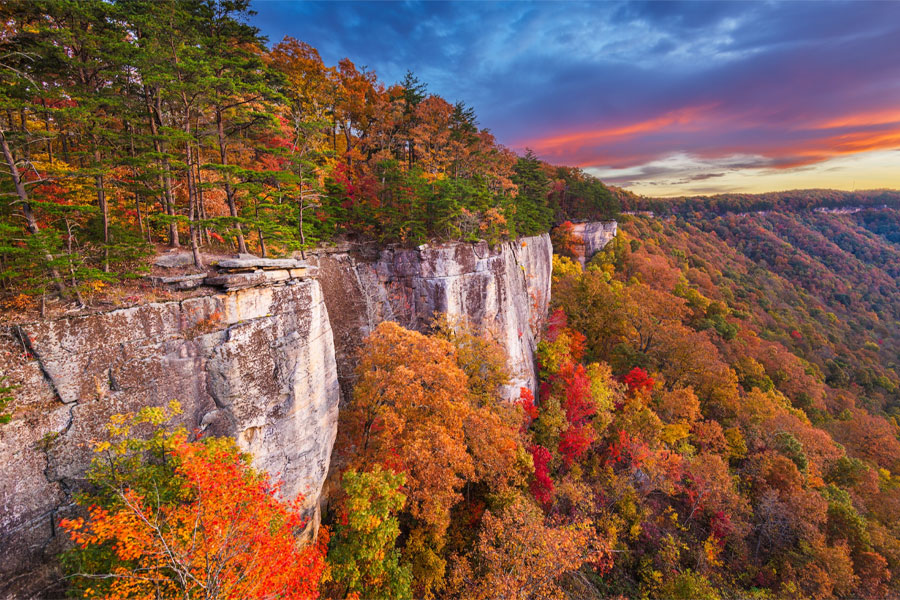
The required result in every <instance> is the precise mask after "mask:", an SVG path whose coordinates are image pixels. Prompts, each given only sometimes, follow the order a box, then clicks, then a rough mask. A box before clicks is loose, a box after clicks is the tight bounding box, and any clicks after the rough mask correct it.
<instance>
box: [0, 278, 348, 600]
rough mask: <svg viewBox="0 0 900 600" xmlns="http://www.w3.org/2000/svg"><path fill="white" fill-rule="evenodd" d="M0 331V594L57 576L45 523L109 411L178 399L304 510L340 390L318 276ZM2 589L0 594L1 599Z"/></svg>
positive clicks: (50, 527)
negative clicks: (6, 374)
mask: <svg viewBox="0 0 900 600" xmlns="http://www.w3.org/2000/svg"><path fill="white" fill-rule="evenodd" d="M9 333H10V334H11V335H10V336H8V337H6V338H5V339H4V340H3V343H4V348H3V352H5V353H7V357H9V356H10V355H12V356H21V355H23V354H24V355H25V359H26V360H24V361H23V362H22V363H21V364H20V368H19V369H18V371H17V372H16V373H15V379H16V383H19V384H20V387H19V388H18V389H17V390H16V404H15V407H14V408H15V415H14V419H13V421H12V422H11V423H9V424H7V425H4V426H2V427H0V456H2V457H3V461H2V464H0V596H3V595H9V596H11V597H16V596H24V595H27V594H29V593H33V592H34V593H40V592H41V590H44V589H46V586H47V585H51V584H52V583H53V581H54V580H55V579H56V578H57V577H58V573H56V571H55V567H54V565H53V561H52V557H53V555H54V554H55V553H56V552H57V551H58V550H59V548H60V545H61V542H62V540H60V539H59V536H58V533H59V532H58V531H57V528H56V526H55V524H56V522H57V521H58V520H59V518H60V517H61V516H64V515H65V513H66V511H68V510H70V509H71V500H72V494H73V493H74V492H75V491H77V490H78V488H79V487H80V486H81V485H82V482H83V480H82V477H83V473H84V470H85V468H86V467H87V465H88V463H89V461H90V458H91V448H90V441H91V440H94V439H102V437H103V435H104V424H105V423H106V422H107V420H108V418H109V416H110V415H112V414H114V413H121V412H126V411H135V410H137V409H139V408H140V407H142V406H147V405H150V406H154V405H162V404H165V403H167V402H168V401H169V400H171V399H173V398H174V399H178V400H179V401H181V403H182V405H183V408H184V414H183V415H182V422H183V424H184V425H185V426H187V427H188V428H194V427H198V426H199V427H201V428H204V429H207V430H209V431H210V433H214V434H220V435H232V436H234V437H236V438H237V440H238V442H239V444H240V445H241V447H242V448H244V449H246V450H249V451H250V452H252V453H253V455H254V457H255V465H256V466H258V467H260V468H264V469H266V470H267V471H269V472H270V473H277V474H279V476H280V477H281V478H282V479H283V481H284V484H285V485H284V491H285V493H286V494H288V495H290V496H294V495H296V494H298V493H302V494H304V496H305V498H306V502H305V505H306V506H307V509H308V512H309V513H310V515H311V516H312V515H313V514H314V511H315V508H316V506H317V502H318V498H319V492H320V489H321V486H322V483H323V481H324V479H325V476H326V474H327V471H328V465H329V460H330V456H331V448H332V445H333V442H334V437H335V433H336V428H337V409H338V399H339V390H338V382H337V371H336V366H335V362H334V346H333V342H332V335H331V326H330V323H329V319H328V313H327V310H326V308H325V304H324V302H323V298H322V292H321V288H320V286H319V284H318V282H316V281H313V280H307V281H300V282H296V281H295V282H292V284H291V285H284V284H282V285H270V286H265V287H258V288H252V289H247V290H241V291H237V292H232V293H229V294H213V295H208V296H201V297H197V298H191V299H187V300H183V301H181V302H166V303H157V304H147V305H143V306H137V307H134V308H128V309H123V310H116V311H111V312H106V313H96V314H90V315H84V316H78V317H71V318H65V319H59V320H54V321H44V322H39V323H28V324H24V325H21V326H19V327H18V328H16V329H15V330H13V331H11V332H9ZM4 592H5V594H4Z"/></svg>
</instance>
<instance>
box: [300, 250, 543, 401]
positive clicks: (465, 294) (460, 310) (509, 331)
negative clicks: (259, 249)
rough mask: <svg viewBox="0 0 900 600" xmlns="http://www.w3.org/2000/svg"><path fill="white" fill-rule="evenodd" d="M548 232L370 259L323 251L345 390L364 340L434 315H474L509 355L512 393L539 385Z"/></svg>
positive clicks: (419, 325)
mask: <svg viewBox="0 0 900 600" xmlns="http://www.w3.org/2000/svg"><path fill="white" fill-rule="evenodd" d="M552 256H553V249H552V247H551V245H550V237H549V236H548V235H546V234H545V235H542V236H537V237H530V238H522V239H519V240H516V241H513V242H506V243H503V244H500V245H499V246H497V247H496V248H493V249H492V248H490V247H489V246H488V245H487V244H486V243H483V242H482V243H478V244H461V243H458V244H446V245H440V246H421V247H419V248H418V249H413V250H383V251H381V252H380V253H379V254H378V255H377V257H375V258H374V259H369V260H364V259H361V258H359V257H354V256H352V255H351V254H349V253H347V252H342V253H336V254H321V255H319V256H318V257H314V258H312V259H310V262H312V263H316V262H318V266H319V279H320V281H321V282H322V286H323V290H324V293H325V303H326V304H327V306H328V312H329V314H330V315H331V318H332V327H333V328H334V334H335V345H336V347H337V353H338V374H339V376H340V379H341V388H342V389H343V390H344V391H345V392H347V391H348V390H350V389H351V388H352V381H353V369H354V368H355V363H356V361H355V355H356V350H357V348H358V346H359V344H360V342H361V341H362V340H363V339H365V337H366V336H367V335H368V334H369V333H370V332H371V331H372V330H373V329H374V328H375V326H376V325H377V324H378V323H380V322H382V321H386V320H390V321H396V322H397V323H399V324H400V325H403V326H404V327H407V328H410V329H417V330H423V329H425V328H427V327H428V325H429V324H430V323H431V320H432V318H433V316H434V314H435V313H438V312H444V313H448V314H449V315H451V316H455V317H461V318H465V319H468V321H469V322H470V323H471V324H472V325H474V326H475V327H476V329H478V330H480V331H482V332H484V333H487V334H488V335H490V336H493V337H494V338H495V339H496V340H497V341H498V342H500V344H501V345H502V346H503V348H504V349H505V350H506V354H507V356H508V359H509V361H508V364H509V367H510V371H511V374H512V377H513V379H512V381H511V382H510V385H509V386H508V388H507V390H506V393H507V396H508V397H509V398H517V397H518V395H519V388H520V387H523V386H524V387H529V388H531V389H532V390H533V389H535V386H536V384H537V376H536V372H535V365H534V352H535V348H536V346H537V337H538V334H539V332H540V329H541V326H542V324H543V321H544V318H545V317H546V314H547V306H548V302H549V300H550V275H551V270H552V266H553V265H552V263H553V261H552Z"/></svg>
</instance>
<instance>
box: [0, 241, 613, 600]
mask: <svg viewBox="0 0 900 600" xmlns="http://www.w3.org/2000/svg"><path fill="white" fill-rule="evenodd" d="M576 227H581V228H582V229H581V231H582V233H581V235H583V236H584V239H585V248H586V254H587V256H588V257H589V256H591V255H592V254H593V252H596V251H597V250H599V249H600V248H602V247H603V245H605V243H606V242H608V241H609V239H611V238H612V236H614V235H615V223H611V224H606V223H601V224H582V225H580V226H576ZM552 252H553V251H552V247H551V244H550V238H549V236H548V235H546V234H545V235H542V236H537V237H531V238H524V239H519V240H516V241H513V242H505V243H503V244H500V245H498V246H497V247H495V248H491V247H489V246H488V245H487V244H486V243H478V244H463V243H457V244H445V245H437V246H421V247H419V248H418V249H413V250H408V249H385V250H381V251H379V252H377V253H376V254H375V255H374V256H370V257H368V258H363V257H362V256H361V254H360V253H359V252H356V251H354V250H352V249H349V248H344V249H343V250H335V251H331V252H324V251H323V252H320V253H316V254H313V255H312V256H310V258H309V260H308V261H306V262H300V261H295V260H293V259H279V260H272V259H259V258H257V257H252V256H241V257H239V258H237V259H230V260H229V261H224V260H219V266H218V268H216V269H214V270H210V271H209V272H204V273H188V274H182V275H172V274H169V275H163V276H158V277H157V280H156V283H157V284H158V285H160V286H164V287H167V288H168V289H175V290H185V289H193V288H198V287H200V286H204V287H202V288H200V289H197V290H194V291H192V292H190V293H191V294H194V297H191V298H188V299H185V300H182V301H180V302H179V301H172V302H160V303H151V304H146V305H141V306H135V307H132V308H127V309H120V310H113V311H108V312H98V313H94V314H87V315H79V316H72V317H67V318H61V319H56V320H47V321H41V322H36V323H26V324H22V325H20V326H17V327H14V328H11V329H10V330H8V331H7V332H6V335H5V336H0V371H3V372H7V373H10V374H12V375H13V376H12V379H13V381H12V383H15V384H18V385H19V388H18V389H17V390H16V393H15V395H16V401H15V403H14V411H15V415H14V418H13V420H12V422H11V423H9V424H7V425H3V426H0V456H2V458H3V460H2V462H0V597H19V596H28V595H31V594H35V593H37V594H40V593H41V590H44V591H46V590H48V589H53V588H50V587H48V586H52V585H53V584H54V582H56V581H58V577H59V573H58V572H57V570H56V569H57V567H56V566H55V565H54V562H53V561H52V557H53V556H54V555H55V554H56V553H57V552H58V551H59V549H60V548H61V542H62V540H61V536H60V535H59V532H58V531H57V530H56V526H55V524H56V523H57V522H58V520H59V518H60V517H61V516H65V514H67V512H69V511H71V510H72V495H73V494H74V493H75V492H76V491H77V490H78V489H79V487H80V486H81V485H83V474H84V470H85V468H86V467H87V465H88V464H89V462H90V459H91V454H92V453H91V443H90V442H91V441H92V440H96V439H101V438H102V437H103V436H104V435H105V429H104V426H105V424H106V422H107V421H108V419H109V417H110V416H111V415H113V414H115V413H122V412H129V411H136V410H138V409H139V408H141V407H143V406H148V405H150V406H158V405H163V404H166V403H168V402H169V400H172V399H178V400H179V401H180V402H181V403H182V406H183V408H184V413H183V414H182V415H181V417H180V419H181V423H182V424H184V425H185V426H187V427H189V428H194V427H200V428H202V429H205V430H207V431H208V432H209V433H211V434H217V435H230V436H233V437H235V438H236V439H237V440H238V443H239V444H240V446H241V447H242V448H244V449H245V450H248V451H249V452H252V453H253V455H254V460H255V465H256V466H257V467H259V468H263V469H266V470H267V471H269V472H270V473H273V474H277V475H278V476H279V477H280V478H281V479H282V480H283V482H284V487H283V491H284V492H285V493H286V494H287V495H289V496H294V495H296V494H298V493H302V494H304V496H305V498H306V503H305V506H306V507H307V509H308V511H309V513H310V514H311V515H315V512H316V509H317V507H318V503H319V500H320V493H321V488H322V484H323V482H324V479H325V477H326V475H327V471H328V467H329V461H330V456H331V449H332V445H333V443H334V438H335V433H336V427H337V411H338V403H339V398H340V395H341V390H343V393H344V395H345V396H348V395H349V393H350V390H351V389H352V383H353V371H354V368H355V365H356V351H357V349H358V348H359V346H360V344H361V343H362V341H363V340H364V339H365V337H366V336H367V335H368V334H369V333H370V332H371V331H372V330H373V329H374V327H375V326H376V325H377V324H378V323H380V322H381V321H385V320H393V321H396V322H398V323H400V324H401V325H403V326H405V327H409V328H412V329H418V330H424V329H427V328H428V326H429V325H430V323H431V321H432V318H433V316H434V314H435V313H438V312H445V313H448V314H450V315H452V316H455V317H460V318H464V319H467V320H468V321H469V322H470V323H471V324H472V325H474V326H475V327H476V329H478V330H480V331H482V332H484V333H487V334H489V335H491V336H493V337H494V338H495V339H496V340H497V341H498V342H499V343H500V344H501V345H502V346H503V348H504V349H505V351H506V353H507V356H508V364H509V367H510V370H511V373H512V376H513V379H512V381H511V382H510V385H509V386H508V389H507V390H506V394H507V396H508V397H509V398H510V399H512V398H517V397H518V395H519V388H520V387H529V388H531V389H534V388H535V387H536V385H537V374H536V370H535V356H534V354H535V349H536V346H537V339H538V335H539V332H540V330H541V327H542V325H543V322H544V320H545V318H546V315H547V308H548V303H549V300H550V281H551V270H552ZM163 262H164V263H165V265H162V266H161V268H163V267H164V268H165V269H176V268H183V267H184V265H183V264H182V263H183V262H184V261H183V260H182V259H178V258H177V257H174V255H173V256H167V257H166V258H165V260H164V261H163ZM170 263H171V265H174V266H170ZM316 275H317V276H318V279H317V280H316V279H310V277H313V276H316ZM211 287H216V288H218V289H219V290H222V289H224V290H225V293H222V292H217V291H215V290H213V289H210V288H211ZM203 290H208V293H206V294H205V295H203ZM198 294H200V295H198ZM329 317H330V318H329ZM0 333H2V332H0ZM339 382H340V387H339Z"/></svg>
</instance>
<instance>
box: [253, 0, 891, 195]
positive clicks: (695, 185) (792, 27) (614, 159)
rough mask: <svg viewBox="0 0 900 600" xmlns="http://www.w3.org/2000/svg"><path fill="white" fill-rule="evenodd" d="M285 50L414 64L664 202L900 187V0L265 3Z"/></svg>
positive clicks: (478, 104)
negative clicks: (311, 49) (304, 46)
mask: <svg viewBox="0 0 900 600" xmlns="http://www.w3.org/2000/svg"><path fill="white" fill-rule="evenodd" d="M252 6H253V8H254V10H256V11H257V13H258V14H257V15H256V16H255V17H253V18H252V20H251V22H252V23H253V24H254V25H256V26H257V27H259V28H260V29H261V30H262V33H263V34H264V35H266V36H268V38H269V40H270V42H272V43H274V42H277V41H279V40H281V39H282V38H283V37H284V36H286V35H290V36H293V37H295V38H297V39H300V40H302V41H305V42H308V43H309V44H311V45H313V46H315V47H316V48H318V50H319V52H320V53H321V55H322V58H323V59H324V60H325V62H326V63H327V64H331V65H334V64H337V62H338V61H339V60H340V59H342V58H344V57H347V58H350V59H351V60H352V61H353V62H354V63H356V64H357V66H366V67H368V68H370V69H373V70H375V71H376V73H377V74H378V76H379V78H380V79H381V80H382V81H384V82H386V83H395V82H397V81H400V80H401V79H402V78H403V76H404V74H405V73H406V71H407V70H411V71H412V72H414V73H415V74H416V76H418V77H419V79H421V80H422V81H424V82H426V83H427V84H428V89H429V91H430V92H433V93H436V94H439V95H440V96H443V97H444V98H446V99H447V100H449V101H451V102H456V101H459V100H462V101H464V102H465V103H466V104H467V105H469V106H472V107H474V108H475V110H476V112H477V114H478V117H479V123H480V125H481V126H482V127H486V128H488V129H490V130H491V131H492V132H493V133H494V135H495V136H496V137H497V139H498V140H499V141H500V142H501V143H503V144H505V145H507V146H509V147H510V148H512V149H514V150H516V151H518V152H523V151H524V149H525V148H531V149H533V150H534V152H535V153H536V154H537V155H538V156H540V157H541V158H543V159H545V160H547V161H548V162H551V163H553V164H564V165H570V166H578V167H581V168H583V169H584V170H585V171H587V172H589V173H591V174H593V175H596V176H598V177H600V178H601V179H602V180H603V181H605V182H607V183H611V184H613V185H618V186H621V187H624V188H627V189H629V190H631V191H633V192H636V193H640V194H645V195H649V196H678V195H693V194H716V193H726V192H736V191H742V192H767V191H777V190H788V189H799V188H835V189H848V190H850V189H871V188H886V187H887V188H900V2H898V1H890V2H888V1H883V2H862V1H850V2H735V3H730V2H699V3H683V2H674V1H673V2H604V3H595V2H588V3H578V2H541V3H531V2H528V3H526V2H459V3H457V2H286V1H278V0H255V1H254V2H253V5H252Z"/></svg>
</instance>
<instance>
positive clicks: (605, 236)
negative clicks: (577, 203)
mask: <svg viewBox="0 0 900 600" xmlns="http://www.w3.org/2000/svg"><path fill="white" fill-rule="evenodd" d="M618 225H619V224H618V222H617V221H595V222H592V223H575V227H574V228H573V230H572V231H573V233H574V234H575V235H577V236H580V237H581V239H582V240H584V254H583V255H581V256H579V260H580V261H581V265H582V266H584V264H585V263H586V262H587V261H589V260H591V258H592V257H593V256H594V255H595V254H597V253H598V252H600V251H601V250H603V248H604V246H606V245H607V244H608V243H610V242H611V241H612V240H613V238H615V237H616V230H617V228H618Z"/></svg>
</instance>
